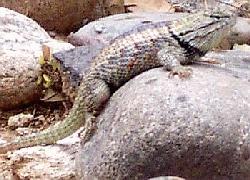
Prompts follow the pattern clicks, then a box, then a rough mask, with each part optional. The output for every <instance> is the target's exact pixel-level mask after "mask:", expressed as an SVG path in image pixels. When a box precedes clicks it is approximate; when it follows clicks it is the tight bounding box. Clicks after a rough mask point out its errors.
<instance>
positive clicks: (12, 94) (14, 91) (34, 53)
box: [0, 7, 73, 111]
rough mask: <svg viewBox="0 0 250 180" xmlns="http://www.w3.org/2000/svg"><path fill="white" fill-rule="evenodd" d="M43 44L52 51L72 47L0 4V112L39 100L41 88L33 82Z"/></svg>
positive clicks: (30, 20)
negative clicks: (52, 37) (54, 38)
mask: <svg viewBox="0 0 250 180" xmlns="http://www.w3.org/2000/svg"><path fill="white" fill-rule="evenodd" d="M44 43H49V44H51V45H50V46H51V47H53V50H55V49H57V50H58V49H60V50H66V49H67V50H68V49H70V48H72V47H73V46H72V45H70V44H68V43H58V42H57V41H56V40H53V39H51V38H50V36H49V35H48V33H47V32H46V31H45V30H44V29H43V28H41V27H40V26H39V25H38V24H37V23H36V22H35V21H33V20H32V19H30V18H28V17H26V16H24V15H22V14H19V13H17V12H15V11H12V10H9V9H7V8H3V7H0V111H1V110H6V109H13V108H17V107H20V106H23V105H25V104H30V103H31V102H34V101H37V100H39V98H40V96H41V95H42V93H41V90H42V88H41V87H40V86H38V84H37V83H36V81H37V76H38V74H39V70H40V64H39V63H38V60H39V57H40V56H41V55H42V45H43V44H44Z"/></svg>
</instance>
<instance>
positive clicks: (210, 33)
mask: <svg viewBox="0 0 250 180" xmlns="http://www.w3.org/2000/svg"><path fill="white" fill-rule="evenodd" d="M235 19H236V18H235V17H234V16H231V15H230V14H229V13H224V12H214V11H213V12H211V11H210V12H199V13H196V14H192V15H188V16H187V17H185V18H183V19H181V20H177V21H174V22H173V23H172V25H171V27H170V32H171V33H172V35H173V36H174V37H175V38H176V39H178V41H179V43H180V44H181V45H183V46H185V48H187V49H190V50H192V49H197V50H198V51H199V52H201V53H206V52H207V51H209V50H211V49H213V48H214V47H216V46H217V45H218V44H219V43H220V42H221V40H222V39H223V38H224V37H225V36H227V35H228V33H229V32H230V29H231V27H232V26H233V25H234V24H235V22H236V20H235Z"/></svg>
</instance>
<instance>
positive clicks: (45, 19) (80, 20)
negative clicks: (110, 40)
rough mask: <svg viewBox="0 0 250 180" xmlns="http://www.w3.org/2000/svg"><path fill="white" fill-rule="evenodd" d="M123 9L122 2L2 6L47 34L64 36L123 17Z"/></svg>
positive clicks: (47, 0) (3, 0) (18, 1)
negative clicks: (105, 18) (101, 20)
mask: <svg viewBox="0 0 250 180" xmlns="http://www.w3.org/2000/svg"><path fill="white" fill-rule="evenodd" d="M123 5H124V1H123V0H104V1H102V0H95V1H90V0H43V1H41V0H12V1H9V0H0V6H3V7H8V8H10V9H13V10H15V11H18V12H20V13H22V14H25V15H27V16H28V17H31V18H32V19H35V20H36V21H37V22H39V24H40V25H42V26H43V27H44V28H45V29H46V30H51V31H54V30H55V31H57V32H62V33H69V32H72V31H75V30H77V29H78V28H79V27H80V26H82V25H84V24H86V23H87V22H89V21H91V20H94V19H97V18H99V17H103V16H107V15H110V14H116V13H122V12H124V7H123Z"/></svg>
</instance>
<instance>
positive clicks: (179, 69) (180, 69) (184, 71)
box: [169, 66, 193, 79]
mask: <svg viewBox="0 0 250 180" xmlns="http://www.w3.org/2000/svg"><path fill="white" fill-rule="evenodd" d="M192 72H193V70H192V69H191V68H189V67H184V66H175V67H174V68H173V69H172V70H171V71H170V73H169V77H170V78H172V77H173V76H174V75H178V76H179V77H180V78H181V79H187V78H189V77H190V76H191V74H192Z"/></svg>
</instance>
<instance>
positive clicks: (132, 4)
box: [125, 0, 174, 12]
mask: <svg viewBox="0 0 250 180" xmlns="http://www.w3.org/2000/svg"><path fill="white" fill-rule="evenodd" d="M125 6H126V7H127V9H128V10H129V11H132V12H173V10H174V9H173V8H172V6H171V4H169V3H167V2H166V1H165V0H125Z"/></svg>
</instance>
